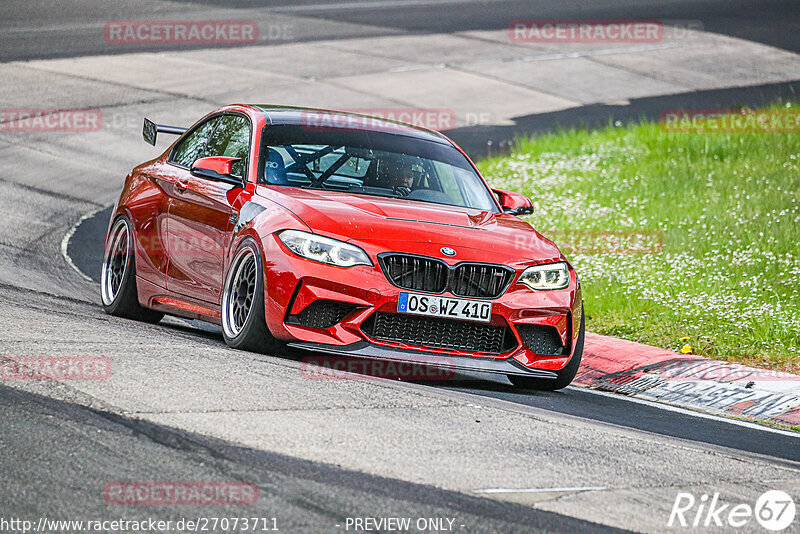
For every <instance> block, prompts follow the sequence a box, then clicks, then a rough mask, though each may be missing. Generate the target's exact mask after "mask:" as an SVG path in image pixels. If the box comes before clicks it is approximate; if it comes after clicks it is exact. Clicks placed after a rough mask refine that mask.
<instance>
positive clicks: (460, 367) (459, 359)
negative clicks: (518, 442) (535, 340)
mask: <svg viewBox="0 0 800 534" xmlns="http://www.w3.org/2000/svg"><path fill="white" fill-rule="evenodd" d="M288 346H289V347H292V348H295V349H300V350H307V351H312V352H324V353H327V354H335V355H340V356H349V357H354V358H366V359H378V360H389V361H393V362H402V363H415V364H422V365H428V366H431V367H441V368H446V369H451V370H456V371H479V372H483V373H493V374H502V375H520V376H533V377H537V378H548V379H551V380H555V379H557V378H558V374H557V373H555V372H553V371H546V370H544V369H528V368H526V367H525V366H523V365H522V364H521V363H519V362H518V361H516V360H515V359H513V358H506V359H492V358H474V357H469V356H450V355H437V354H430V353H425V352H418V351H414V350H408V349H400V348H390V347H383V346H380V345H374V344H372V343H369V342H367V341H357V342H355V343H351V344H350V345H327V344H324V343H310V342H306V341H296V342H292V343H289V345H288Z"/></svg>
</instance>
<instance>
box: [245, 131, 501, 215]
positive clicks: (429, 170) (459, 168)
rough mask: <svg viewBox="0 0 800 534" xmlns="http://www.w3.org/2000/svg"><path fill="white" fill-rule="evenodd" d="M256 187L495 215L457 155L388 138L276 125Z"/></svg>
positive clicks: (264, 148) (469, 169)
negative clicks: (398, 200) (342, 194)
mask: <svg viewBox="0 0 800 534" xmlns="http://www.w3.org/2000/svg"><path fill="white" fill-rule="evenodd" d="M263 139H264V141H263V144H262V147H261V150H262V161H263V169H262V171H261V172H260V173H259V183H262V184H267V185H278V186H288V187H302V188H309V189H325V190H334V191H347V192H349V193H355V194H361V195H372V196H379V197H391V198H404V199H407V200H416V201H420V202H433V203H436V204H447V205H451V206H462V207H465V208H472V209H477V210H482V211H497V206H496V204H495V203H494V201H493V200H492V197H491V193H490V192H489V191H488V189H487V188H486V186H485V185H484V183H483V181H482V180H481V179H480V177H479V176H478V174H477V173H476V172H475V170H474V169H473V168H472V166H471V165H470V164H469V161H467V159H466V158H465V157H464V155H463V154H461V153H460V152H459V151H458V150H456V149H454V148H452V147H449V146H446V145H443V144H440V143H435V142H432V141H423V140H419V139H415V138H412V137H408V136H401V135H397V134H391V133H382V132H366V131H355V130H341V131H335V132H331V131H325V132H312V131H305V130H303V129H302V128H301V127H297V126H289V125H275V126H270V127H267V129H266V130H265V133H264V136H263Z"/></svg>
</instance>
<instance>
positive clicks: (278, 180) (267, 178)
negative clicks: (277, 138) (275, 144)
mask: <svg viewBox="0 0 800 534" xmlns="http://www.w3.org/2000/svg"><path fill="white" fill-rule="evenodd" d="M264 182H265V183H267V184H269V185H288V183H289V180H288V179H287V178H286V165H285V164H284V163H283V156H281V153H280V152H278V151H277V150H275V149H274V148H268V149H267V159H266V161H265V162H264Z"/></svg>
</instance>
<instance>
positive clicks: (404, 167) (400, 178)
mask: <svg viewBox="0 0 800 534" xmlns="http://www.w3.org/2000/svg"><path fill="white" fill-rule="evenodd" d="M388 174H389V187H391V188H392V190H393V191H394V192H395V193H396V194H397V195H398V196H401V197H407V196H408V195H409V194H411V191H412V190H413V189H414V188H415V186H419V183H418V182H419V181H418V178H420V177H421V176H422V171H420V170H419V169H417V168H415V165H414V164H413V163H412V162H411V161H409V160H408V159H405V158H396V159H392V160H389V162H388Z"/></svg>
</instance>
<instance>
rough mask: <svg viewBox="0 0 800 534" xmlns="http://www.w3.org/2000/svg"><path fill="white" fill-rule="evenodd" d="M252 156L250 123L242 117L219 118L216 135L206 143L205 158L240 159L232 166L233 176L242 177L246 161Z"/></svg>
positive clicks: (226, 116)
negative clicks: (223, 157) (225, 157)
mask: <svg viewBox="0 0 800 534" xmlns="http://www.w3.org/2000/svg"><path fill="white" fill-rule="evenodd" d="M249 155H250V121H249V120H248V119H247V118H245V117H242V116H241V115H225V116H223V117H220V118H219V121H218V123H217V127H216V129H215V130H214V133H213V134H211V137H210V138H209V139H208V143H206V149H205V151H204V152H203V157H210V156H227V157H231V158H240V160H239V161H237V162H235V163H234V164H233V166H232V170H231V174H233V175H234V176H238V177H239V178H241V177H242V175H243V174H244V165H245V160H246V159H247V157H248V156H249Z"/></svg>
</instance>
